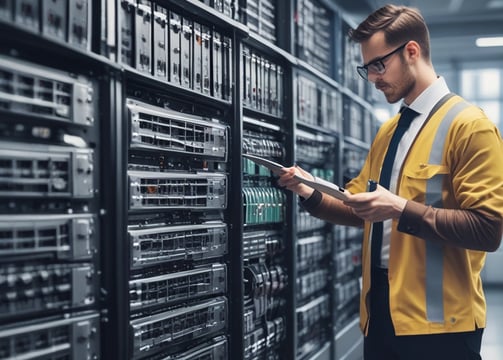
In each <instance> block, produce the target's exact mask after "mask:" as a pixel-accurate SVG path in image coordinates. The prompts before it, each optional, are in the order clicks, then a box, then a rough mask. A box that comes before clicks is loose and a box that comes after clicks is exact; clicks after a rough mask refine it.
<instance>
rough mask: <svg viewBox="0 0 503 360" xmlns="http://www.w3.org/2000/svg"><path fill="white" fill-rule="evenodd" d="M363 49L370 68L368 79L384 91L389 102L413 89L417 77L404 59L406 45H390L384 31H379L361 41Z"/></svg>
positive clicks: (397, 99)
mask: <svg viewBox="0 0 503 360" xmlns="http://www.w3.org/2000/svg"><path fill="white" fill-rule="evenodd" d="M404 45H406V44H404ZM361 51H362V57H363V62H364V64H365V65H366V66H365V67H366V68H367V69H368V81H370V82H372V83H374V85H375V87H376V89H378V90H381V91H382V92H383V94H384V96H385V97H386V100H387V101H388V102H389V103H391V104H393V103H396V102H397V101H400V100H401V99H403V98H405V97H406V96H407V95H408V94H409V93H410V92H411V91H412V89H413V88H414V86H415V78H414V76H413V74H412V72H411V70H410V68H409V66H408V64H407V63H406V61H404V57H403V53H404V52H405V51H406V49H405V46H403V45H401V46H400V45H399V46H395V47H390V46H389V45H387V44H386V41H385V39H384V33H382V32H378V33H376V34H374V35H373V36H372V37H371V38H370V39H369V40H367V41H365V42H362V43H361Z"/></svg>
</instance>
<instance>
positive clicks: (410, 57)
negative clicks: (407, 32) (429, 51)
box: [405, 40, 421, 61]
mask: <svg viewBox="0 0 503 360" xmlns="http://www.w3.org/2000/svg"><path fill="white" fill-rule="evenodd" d="M405 52H406V55H405V59H406V60H407V61H417V60H418V59H419V58H421V46H420V45H419V44H418V42H417V41H414V40H411V41H409V42H408V43H407V45H406V46H405Z"/></svg>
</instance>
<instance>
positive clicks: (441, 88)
mask: <svg viewBox="0 0 503 360" xmlns="http://www.w3.org/2000/svg"><path fill="white" fill-rule="evenodd" d="M449 93H450V90H449V87H448V86H447V83H446V82H445V79H444V78H443V77H442V76H439V77H438V78H437V80H435V81H434V82H433V83H432V84H431V85H430V86H428V87H427V88H426V89H425V90H424V91H423V92H422V93H421V94H420V95H419V96H418V97H417V98H416V99H415V100H414V101H413V102H412V104H410V105H408V106H409V107H410V108H411V109H412V110H414V111H416V112H418V113H419V114H429V113H430V111H431V110H432V109H433V107H434V106H435V104H436V103H437V102H439V101H440V99H442V98H443V97H444V96H445V95H447V94H449ZM402 105H403V106H407V105H406V104H405V103H403V104H402Z"/></svg>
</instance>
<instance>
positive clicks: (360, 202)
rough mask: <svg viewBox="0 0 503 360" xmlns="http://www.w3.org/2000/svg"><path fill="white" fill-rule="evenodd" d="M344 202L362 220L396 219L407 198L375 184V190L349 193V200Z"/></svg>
mask: <svg viewBox="0 0 503 360" xmlns="http://www.w3.org/2000/svg"><path fill="white" fill-rule="evenodd" d="M344 204H346V205H348V206H350V207H351V208H352V209H353V213H354V214H355V215H357V216H359V217H361V218H362V219H363V220H366V221H370V222H379V221H383V220H388V219H398V218H399V217H400V215H402V212H403V209H404V208H405V205H406V204H407V200H406V199H404V198H402V197H400V196H398V195H395V194H393V193H392V192H390V191H389V190H387V189H385V188H383V187H382V186H381V185H377V189H376V190H375V191H371V192H363V193H359V194H352V195H350V196H349V200H346V201H344Z"/></svg>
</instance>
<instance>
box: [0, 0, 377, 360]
mask: <svg viewBox="0 0 503 360" xmlns="http://www.w3.org/2000/svg"><path fill="white" fill-rule="evenodd" d="M315 18H316V19H319V21H318V20H317V21H314V19H315ZM348 27H349V25H348V22H347V21H346V19H345V17H344V14H343V13H342V12H341V11H340V9H338V7H337V6H336V5H334V3H333V2H330V1H328V0H316V1H306V0H302V1H295V2H281V1H264V0H260V1H259V0H257V1H251V0H248V1H245V0H233V1H216V0H215V1H196V0H116V1H105V0H100V1H90V0H87V1H86V0H59V1H51V2H45V1H39V0H32V1H24V0H23V1H19V2H17V1H16V2H14V1H6V2H2V4H0V29H1V30H2V31H1V34H2V35H0V38H1V39H0V40H1V44H2V46H1V56H2V57H1V59H0V65H1V66H3V67H2V68H1V72H0V73H1V74H2V88H1V89H2V90H1V91H0V104H1V114H2V117H3V118H5V121H3V120H2V126H1V128H0V130H1V131H0V137H1V140H0V149H1V154H2V157H3V160H2V164H3V165H2V173H3V174H4V175H2V177H1V178H2V179H3V180H2V182H1V183H2V188H3V190H2V191H1V192H0V196H1V197H2V199H3V200H7V201H5V202H4V203H5V205H4V206H2V214H1V215H0V230H1V231H0V232H1V234H2V238H1V239H0V240H1V242H2V247H1V250H0V261H1V262H2V264H3V267H2V268H3V269H4V270H3V272H4V273H3V274H2V277H0V280H2V282H1V284H2V288H4V287H5V289H6V291H5V296H6V298H5V299H4V300H5V301H3V302H2V309H3V310H2V311H3V315H2V317H1V319H0V341H1V344H2V345H1V346H0V358H9V357H13V356H24V355H25V354H29V355H26V356H32V355H33V356H35V355H34V354H40V353H39V352H38V351H39V350H40V349H39V348H37V346H42V347H43V346H46V348H48V347H49V346H52V347H51V349H50V350H43V351H46V353H44V354H43V356H46V357H48V358H51V357H50V356H53V355H54V356H60V355H61V356H63V357H64V358H68V359H80V358H85V357H86V356H94V357H95V358H103V359H115V358H117V359H121V360H122V359H194V358H196V359H197V358H201V359H202V358H208V359H234V358H246V359H330V358H335V359H338V358H341V357H343V356H345V357H346V358H351V356H354V354H357V353H358V346H356V345H358V342H357V341H358V340H359V336H358V334H359V332H358V329H357V324H356V321H355V319H356V317H357V312H356V309H355V308H354V307H352V306H351V304H354V303H356V299H357V295H358V286H357V282H358V278H359V271H360V268H359V266H360V264H359V260H358V254H359V251H360V249H359V248H358V243H359V237H360V235H361V234H360V233H358V232H355V231H354V230H351V229H346V228H342V227H337V226H336V227H334V226H332V225H330V224H326V223H323V222H320V221H318V220H316V219H314V218H311V217H309V216H308V215H307V214H306V213H305V212H304V211H303V210H302V208H301V206H300V205H299V204H298V201H297V198H296V197H295V196H293V195H292V194H291V193H289V192H284V191H283V190H282V189H279V188H278V187H277V186H276V183H275V177H274V176H273V175H272V174H270V173H268V172H266V171H265V170H264V169H263V168H260V167H257V166H256V165H253V164H251V163H249V162H246V161H243V160H242V159H241V154H243V153H252V154H257V155H260V156H265V157H268V158H270V159H273V160H275V161H278V162H282V163H285V164H293V163H298V164H300V165H301V166H303V167H305V168H306V169H308V170H310V171H312V172H313V173H316V174H317V176H320V177H324V178H326V179H328V180H331V181H335V182H337V183H344V182H345V181H347V180H349V179H350V178H351V177H352V176H354V174H355V173H354V172H355V171H357V169H358V168H359V166H360V162H361V159H362V158H363V157H364V155H365V153H366V151H367V150H368V143H369V141H370V139H371V138H372V136H373V131H372V130H369V129H373V118H372V106H371V103H370V102H369V99H370V98H369V94H370V93H369V89H368V88H367V87H366V85H364V84H362V83H361V82H358V80H355V79H356V77H355V76H354V75H353V74H352V73H353V69H352V68H351V66H352V65H354V63H355V62H357V61H358V59H357V56H358V54H357V51H356V48H355V46H354V44H351V43H349V42H348V41H347V39H345V37H344V36H343V34H344V33H345V32H346V31H347V29H348ZM314 34H317V35H319V36H314ZM320 39H321V40H320ZM42 51H43V53H44V54H46V53H47V54H51V56H49V55H48V56H40V54H41V53H42ZM53 59H55V60H53ZM346 65H347V66H348V68H346V67H345V66H346ZM12 73H15V74H16V76H12ZM12 79H14V80H12ZM12 84H14V85H15V86H12ZM34 84H35V85H34ZM48 84H52V85H51V89H55V90H53V92H54V97H53V99H55V100H50V101H48V100H47V99H48V98H49V95H48V94H49V93H50V92H48V91H47V89H46V88H47V86H48ZM12 89H15V90H12ZM15 91H18V92H19V93H15ZM29 94H36V95H29ZM44 154H47V155H44ZM48 164H49V165H48ZM70 164H71V165H70ZM44 167H49V168H50V169H51V171H49V172H47V171H46V170H44ZM51 172H52V174H50V173H51ZM44 173H49V174H50V176H49V177H48V178H46V179H44V176H45V175H44ZM4 265H5V266H4ZM51 289H52V290H51ZM70 293H71V296H70V295H69V294H70ZM28 332H32V333H33V335H30V337H28V336H27V333H28ZM56 338H57V339H59V340H58V341H60V342H58V343H56V340H55V339H56ZM42 339H45V340H44V341H42ZM51 339H54V340H51ZM82 339H85V340H84V341H83V340H82ZM51 341H52V342H51ZM41 344H42V345H41ZM43 344H45V345H43ZM53 345H54V346H53ZM23 349H24V350H23ZM51 352H52V353H51Z"/></svg>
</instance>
